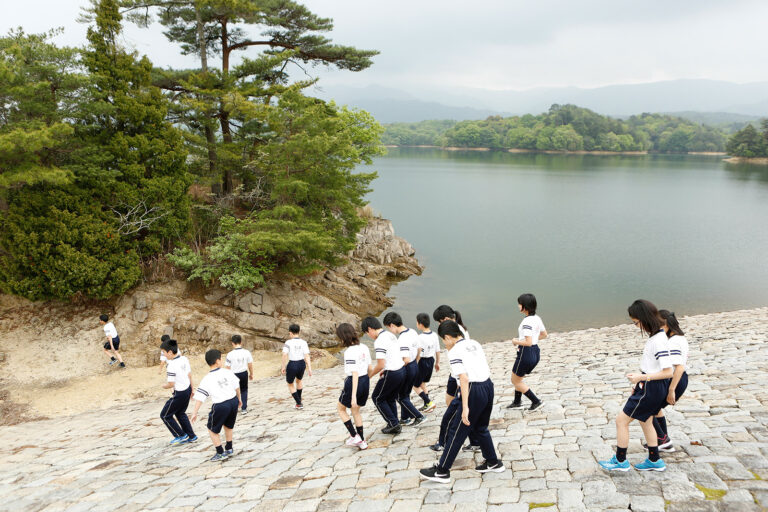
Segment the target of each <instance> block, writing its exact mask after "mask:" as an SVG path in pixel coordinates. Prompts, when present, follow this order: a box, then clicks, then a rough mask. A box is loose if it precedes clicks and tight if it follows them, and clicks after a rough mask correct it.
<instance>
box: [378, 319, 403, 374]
mask: <svg viewBox="0 0 768 512" xmlns="http://www.w3.org/2000/svg"><path fill="white" fill-rule="evenodd" d="M373 349H374V350H375V351H376V359H384V369H385V370H387V371H396V370H399V369H400V368H402V367H403V366H404V363H403V356H402V355H401V351H400V342H399V341H398V340H397V338H396V337H395V335H394V334H392V333H391V332H389V331H388V330H386V329H382V330H381V332H380V333H379V335H378V336H377V337H376V341H374V342H373Z"/></svg>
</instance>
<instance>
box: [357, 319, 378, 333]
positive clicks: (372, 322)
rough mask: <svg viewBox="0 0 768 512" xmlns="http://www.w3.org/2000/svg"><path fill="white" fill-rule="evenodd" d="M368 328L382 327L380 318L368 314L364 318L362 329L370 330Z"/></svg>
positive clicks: (364, 330)
mask: <svg viewBox="0 0 768 512" xmlns="http://www.w3.org/2000/svg"><path fill="white" fill-rule="evenodd" d="M368 329H374V330H378V329H381V322H379V319H378V318H376V317H375V316H367V317H365V318H363V323H362V324H360V330H361V331H363V332H368Z"/></svg>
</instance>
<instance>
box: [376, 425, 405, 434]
mask: <svg viewBox="0 0 768 512" xmlns="http://www.w3.org/2000/svg"><path fill="white" fill-rule="evenodd" d="M402 431H403V427H401V426H400V425H399V424H398V425H387V426H386V427H384V428H383V429H381V432H382V433H383V434H399V433H400V432H402Z"/></svg>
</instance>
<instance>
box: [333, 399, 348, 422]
mask: <svg viewBox="0 0 768 512" xmlns="http://www.w3.org/2000/svg"><path fill="white" fill-rule="evenodd" d="M336 410H337V411H338V412H339V418H341V421H342V423H346V422H348V421H349V414H347V408H346V407H344V404H342V403H341V402H336Z"/></svg>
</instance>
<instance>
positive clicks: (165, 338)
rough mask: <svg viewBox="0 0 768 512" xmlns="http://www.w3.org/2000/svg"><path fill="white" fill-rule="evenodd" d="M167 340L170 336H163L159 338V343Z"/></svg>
mask: <svg viewBox="0 0 768 512" xmlns="http://www.w3.org/2000/svg"><path fill="white" fill-rule="evenodd" d="M169 339H171V337H170V336H168V335H167V334H163V335H162V336H160V343H163V342H166V341H168V340H169Z"/></svg>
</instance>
